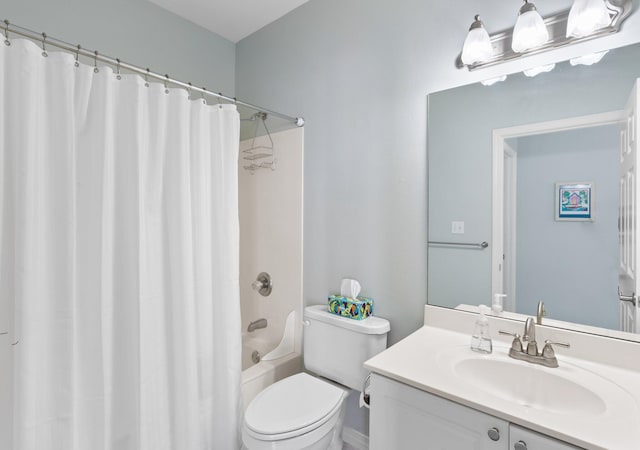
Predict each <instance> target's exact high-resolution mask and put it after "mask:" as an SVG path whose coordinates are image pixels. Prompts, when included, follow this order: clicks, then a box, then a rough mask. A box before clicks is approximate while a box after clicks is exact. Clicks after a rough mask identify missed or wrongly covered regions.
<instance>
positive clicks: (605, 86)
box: [428, 44, 640, 334]
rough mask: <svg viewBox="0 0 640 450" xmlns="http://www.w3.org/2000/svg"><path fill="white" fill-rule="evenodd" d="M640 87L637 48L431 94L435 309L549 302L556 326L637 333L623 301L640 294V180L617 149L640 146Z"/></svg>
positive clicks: (529, 308) (530, 309)
mask: <svg viewBox="0 0 640 450" xmlns="http://www.w3.org/2000/svg"><path fill="white" fill-rule="evenodd" d="M638 77H640V44H634V45H631V46H628V47H624V48H619V49H615V50H611V51H610V52H609V53H608V54H606V55H605V57H604V58H603V59H602V61H600V62H599V63H598V64H595V65H592V66H584V65H578V66H572V65H571V64H569V63H568V62H566V63H561V64H557V65H556V67H555V69H554V70H553V71H551V72H549V73H542V74H540V75H538V76H536V77H533V78H531V77H527V76H525V75H524V74H514V75H510V76H509V77H508V78H507V80H506V81H504V82H502V83H497V84H494V85H492V86H484V85H482V84H480V83H474V84H472V85H468V86H462V87H458V88H454V89H450V90H447V91H442V92H437V93H432V94H430V95H429V110H428V152H429V228H428V230H429V242H430V244H429V251H428V258H429V264H428V302H429V304H432V305H438V306H445V307H460V308H464V306H462V305H471V306H477V305H479V304H486V305H491V302H492V298H493V296H494V294H496V293H505V294H506V298H505V299H504V309H505V311H512V312H517V313H521V314H526V315H533V316H535V315H536V309H537V305H538V302H539V301H543V302H544V303H545V305H546V311H547V317H548V318H549V319H555V320H560V321H565V322H572V323H576V324H582V325H587V326H593V327H599V328H604V329H608V330H617V331H620V330H622V331H626V332H635V331H636V329H637V330H638V331H640V325H637V326H636V323H635V322H636V321H635V317H636V310H637V305H634V304H633V303H632V302H629V301H621V300H620V298H619V295H618V290H619V289H620V290H621V292H622V293H623V294H625V293H627V292H628V294H627V295H629V296H632V295H631V294H633V295H635V292H638V291H639V290H636V289H635V288H636V280H635V275H634V273H635V258H634V257H633V255H634V254H635V252H636V250H635V248H634V247H635V242H636V240H635V237H634V234H633V233H632V231H634V229H635V219H636V213H635V209H633V211H634V212H633V213H631V212H630V211H631V209H629V208H633V207H634V206H635V205H633V204H628V199H627V200H625V198H626V197H625V196H624V195H623V194H624V192H626V189H627V187H626V185H625V182H624V180H625V179H631V178H630V177H633V176H635V172H634V170H635V169H632V172H630V173H626V172H625V170H626V171H627V172H628V170H629V169H628V167H627V168H626V169H625V168H624V167H622V166H623V165H624V164H627V165H629V162H628V161H627V162H626V163H625V162H624V161H623V159H624V158H621V155H622V153H621V151H620V149H621V148H625V149H628V148H630V146H633V145H637V143H636V141H635V139H634V135H633V131H632V130H631V133H630V134H629V135H628V134H627V133H629V127H630V126H631V125H633V124H634V121H635V120H636V119H634V120H628V115H629V114H631V112H630V111H626V112H625V108H628V107H631V106H632V105H633V103H634V102H633V99H631V100H630V96H631V93H632V89H633V87H634V85H635V83H636V79H637V78H638ZM630 105H631V106H630ZM623 153H624V152H623ZM634 158H635V156H634ZM632 165H633V166H634V167H635V165H634V164H632ZM621 174H623V175H622V176H621ZM629 186H630V187H632V184H629ZM630 197H632V196H630ZM621 198H622V200H621ZM631 200H633V201H634V202H635V197H634V198H632V199H631ZM632 219H633V220H632ZM482 242H488V244H489V245H488V246H487V248H483V247H482V246H481V245H479V244H481V243H482ZM459 244H462V245H459ZM467 244H469V245H467ZM630 252H631V253H630ZM603 331H604V330H603ZM603 334H607V333H603Z"/></svg>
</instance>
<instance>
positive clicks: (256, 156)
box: [242, 112, 276, 172]
mask: <svg viewBox="0 0 640 450" xmlns="http://www.w3.org/2000/svg"><path fill="white" fill-rule="evenodd" d="M246 120H251V121H253V122H254V123H255V125H254V128H253V140H252V141H251V147H249V148H248V149H246V150H243V151H242V153H243V157H242V159H244V160H246V161H249V164H245V165H244V168H245V170H248V171H250V172H255V171H256V170H260V169H271V170H276V157H275V153H274V150H273V139H271V133H270V132H269V128H267V122H266V120H267V113H265V112H257V113H255V114H254V115H252V116H251V118H249V119H246ZM260 124H262V127H263V128H264V131H265V132H266V135H267V137H268V138H269V142H268V143H264V144H259V145H256V139H257V138H258V132H259V131H260Z"/></svg>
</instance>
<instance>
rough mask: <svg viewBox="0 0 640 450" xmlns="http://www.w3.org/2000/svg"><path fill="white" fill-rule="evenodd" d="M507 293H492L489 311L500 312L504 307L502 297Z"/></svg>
mask: <svg viewBox="0 0 640 450" xmlns="http://www.w3.org/2000/svg"><path fill="white" fill-rule="evenodd" d="M506 297H507V294H493V302H491V311H493V312H494V314H500V313H501V312H502V310H503V309H504V299H505V298H506Z"/></svg>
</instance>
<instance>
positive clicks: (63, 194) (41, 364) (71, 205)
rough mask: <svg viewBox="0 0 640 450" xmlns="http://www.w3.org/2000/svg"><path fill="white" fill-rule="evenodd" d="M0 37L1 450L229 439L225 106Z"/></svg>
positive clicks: (178, 448)
mask: <svg viewBox="0 0 640 450" xmlns="http://www.w3.org/2000/svg"><path fill="white" fill-rule="evenodd" d="M41 51H42V50H41V49H39V48H38V47H37V46H36V45H35V44H34V43H32V42H30V41H27V40H18V39H14V40H13V42H12V45H11V46H5V45H0V114H1V116H0V295H1V296H2V297H3V298H4V299H9V300H10V302H9V303H12V304H13V307H14V317H15V330H14V334H15V339H19V344H18V345H16V346H15V347H14V348H13V361H12V362H7V361H0V367H2V368H3V369H2V370H5V368H6V367H7V365H8V364H13V371H14V394H13V395H14V407H13V411H14V413H13V420H14V426H13V430H14V432H13V440H14V449H15V450H164V449H167V450H169V449H170V450H191V449H194V450H196V449H197V450H200V449H206V450H211V449H220V450H231V449H235V448H237V446H238V435H239V433H238V429H239V427H238V424H239V420H240V419H239V418H240V415H241V408H240V393H239V390H240V347H241V343H240V305H239V288H238V270H239V269H238V258H239V255H238V254H239V248H238V239H239V231H238V209H237V208H238V196H237V158H238V155H237V152H238V141H239V117H238V113H237V111H236V109H235V107H234V106H233V105H225V106H219V105H215V106H207V105H205V104H203V102H202V101H190V100H189V99H188V98H187V97H188V96H187V93H186V92H185V91H184V90H181V89H170V90H169V92H168V93H166V92H165V87H164V86H163V85H162V84H161V83H150V85H149V86H148V87H147V86H145V81H144V80H143V79H142V78H140V77H138V76H134V75H126V76H125V75H123V76H122V77H121V79H117V76H116V74H114V72H113V71H112V70H111V69H109V68H106V67H101V68H100V70H99V72H98V73H94V69H93V67H92V66H88V65H84V64H81V65H80V66H79V67H75V66H74V58H73V56H72V55H69V54H63V53H54V52H50V53H49V56H48V57H43V56H42V55H41Z"/></svg>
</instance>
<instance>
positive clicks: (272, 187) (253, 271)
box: [238, 128, 304, 356]
mask: <svg viewBox="0 0 640 450" xmlns="http://www.w3.org/2000/svg"><path fill="white" fill-rule="evenodd" d="M271 137H272V139H273V149H274V152H275V158H276V165H275V170H271V169H269V168H267V169H259V170H256V171H255V172H251V171H249V170H246V169H244V168H243V166H245V165H248V164H250V162H251V161H248V160H245V159H243V155H246V154H247V153H243V150H247V149H249V148H251V145H252V139H248V140H245V141H242V142H241V143H240V164H239V165H240V171H239V177H238V183H239V192H238V196H239V202H240V205H239V208H240V306H241V311H242V331H243V333H245V332H246V331H247V327H248V325H249V323H250V322H253V321H255V320H258V319H262V318H264V319H267V324H268V326H267V327H266V328H264V329H259V330H255V331H253V332H252V333H251V335H252V336H255V337H256V338H260V339H261V340H263V341H265V347H264V350H265V352H268V351H271V350H273V349H274V348H275V347H276V346H277V345H278V343H279V342H280V339H282V335H283V333H284V328H285V321H286V319H287V315H288V314H289V312H291V311H295V313H296V321H295V323H296V325H295V351H296V352H297V353H300V351H301V349H300V338H301V332H302V331H301V323H302V315H301V314H302V192H303V189H302V185H303V173H302V164H303V142H304V129H303V128H296V129H291V130H287V131H281V132H278V133H273V134H272V135H271ZM255 145H256V146H261V145H270V144H269V142H268V138H267V136H261V137H258V138H257V139H256V142H255ZM261 272H267V273H269V274H270V275H271V278H272V281H273V290H272V292H271V293H270V294H269V295H268V296H266V297H264V296H262V295H260V294H259V293H258V292H257V291H255V290H253V289H252V288H251V283H253V282H254V281H255V279H256V276H257V275H258V274H259V273H261ZM262 356H264V353H263V354H262Z"/></svg>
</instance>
